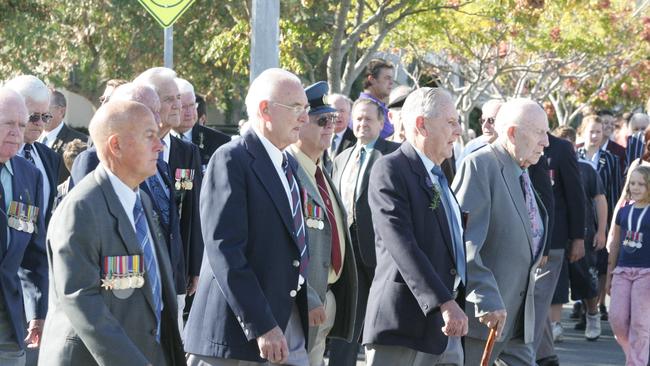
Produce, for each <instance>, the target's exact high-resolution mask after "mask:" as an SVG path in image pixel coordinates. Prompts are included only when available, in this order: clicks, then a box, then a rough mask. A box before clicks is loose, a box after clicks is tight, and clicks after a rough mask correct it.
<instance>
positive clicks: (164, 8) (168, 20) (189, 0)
mask: <svg viewBox="0 0 650 366" xmlns="http://www.w3.org/2000/svg"><path fill="white" fill-rule="evenodd" d="M138 1H139V2H140V4H142V6H144V8H145V9H147V11H148V12H149V14H151V15H152V16H153V17H154V19H156V21H157V22H158V24H160V25H161V26H162V27H163V28H164V31H163V37H164V45H165V47H164V55H163V56H164V57H163V58H164V63H165V67H168V68H170V69H171V68H173V66H174V28H173V27H172V25H173V24H174V22H176V20H178V18H180V16H181V15H183V13H185V11H186V10H187V9H188V8H189V7H190V5H192V4H193V3H194V0H138Z"/></svg>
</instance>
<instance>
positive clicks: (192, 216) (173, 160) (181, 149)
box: [169, 136, 203, 277]
mask: <svg viewBox="0 0 650 366" xmlns="http://www.w3.org/2000/svg"><path fill="white" fill-rule="evenodd" d="M178 169H192V170H194V179H193V181H192V189H183V188H181V189H180V190H179V189H176V187H174V194H175V196H176V207H179V209H180V212H179V217H180V225H181V239H182V242H183V258H185V274H186V276H188V277H192V276H198V275H199V272H200V271H201V259H202V258H203V235H202V234H201V215H200V214H199V197H200V193H201V184H202V181H203V175H202V174H201V171H202V168H201V156H200V154H199V149H198V148H197V147H196V146H195V145H194V144H192V143H190V142H185V141H182V140H181V139H179V138H177V137H174V136H170V147H169V174H170V175H169V176H170V177H171V179H172V181H174V182H175V179H176V178H175V177H176V171H177V170H178Z"/></svg>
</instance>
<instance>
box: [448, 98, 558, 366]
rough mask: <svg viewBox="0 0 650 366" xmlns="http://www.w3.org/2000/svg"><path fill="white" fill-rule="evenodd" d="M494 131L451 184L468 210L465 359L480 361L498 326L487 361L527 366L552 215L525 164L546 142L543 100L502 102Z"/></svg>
mask: <svg viewBox="0 0 650 366" xmlns="http://www.w3.org/2000/svg"><path fill="white" fill-rule="evenodd" d="M495 128H496V130H497V133H498V135H499V137H498V138H497V140H496V141H495V142H493V143H492V144H490V145H488V146H486V147H484V148H482V149H479V150H477V151H475V152H474V153H472V154H470V155H469V156H467V158H465V160H464V161H463V163H462V164H461V167H460V170H459V172H458V174H457V175H456V178H455V179H454V183H453V188H454V192H456V196H457V197H458V200H459V202H460V205H461V206H462V207H463V209H464V210H466V211H468V212H469V213H470V217H469V221H468V226H467V230H466V231H465V240H466V244H467V304H466V307H465V311H466V312H467V315H468V316H469V319H470V322H469V333H468V336H467V337H466V338H465V359H466V362H467V364H468V365H478V364H479V363H480V361H481V356H482V353H483V348H484V346H485V341H486V339H487V338H488V333H489V331H490V328H492V329H496V332H497V337H498V338H497V342H496V344H495V347H494V351H493V353H492V357H491V359H490V361H489V363H488V364H490V365H491V364H492V363H494V362H495V361H496V360H497V359H498V360H500V361H501V362H504V363H505V364H508V365H522V366H523V365H527V366H528V365H533V364H534V363H535V359H534V350H533V346H532V344H533V343H532V342H533V334H534V331H535V309H534V297H535V291H534V289H535V274H536V270H537V267H538V265H539V263H540V262H541V261H542V258H543V254H544V253H543V251H544V244H545V242H546V235H548V232H547V231H548V230H547V228H548V219H547V214H546V209H545V207H544V205H543V203H542V201H541V199H540V198H539V196H538V195H537V194H536V192H535V189H533V185H532V183H531V179H530V175H529V172H528V170H527V168H528V167H529V166H531V165H533V164H535V163H537V162H538V160H539V159H540V157H541V156H542V153H543V151H544V147H546V146H547V145H548V136H547V132H548V121H547V117H546V114H545V113H544V110H543V109H542V108H541V107H540V106H539V105H538V104H537V103H535V102H533V101H531V100H529V99H513V100H511V101H508V102H506V103H505V104H503V106H501V109H500V110H499V113H498V114H497V117H496V121H495Z"/></svg>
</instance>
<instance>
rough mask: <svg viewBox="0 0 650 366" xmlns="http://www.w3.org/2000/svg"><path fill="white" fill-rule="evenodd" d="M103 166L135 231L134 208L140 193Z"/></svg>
mask: <svg viewBox="0 0 650 366" xmlns="http://www.w3.org/2000/svg"><path fill="white" fill-rule="evenodd" d="M100 164H102V163H100ZM102 166H103V167H104V170H106V174H107V175H108V180H109V181H110V182H111V186H113V190H114V191H115V194H116V195H117V198H118V199H119V200H120V203H121V204H122V207H123V208H124V211H126V216H128V217H129V221H131V225H133V229H134V230H135V220H134V218H133V207H134V206H135V200H136V199H137V198H138V192H136V191H134V190H132V189H131V188H129V186H127V185H126V184H124V182H122V180H121V179H120V178H119V177H118V176H117V175H115V174H113V172H112V171H111V170H110V169H108V167H106V165H104V164H102Z"/></svg>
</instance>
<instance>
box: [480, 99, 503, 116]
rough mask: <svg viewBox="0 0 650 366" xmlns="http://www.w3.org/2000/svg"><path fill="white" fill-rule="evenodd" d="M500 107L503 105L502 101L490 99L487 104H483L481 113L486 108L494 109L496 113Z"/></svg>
mask: <svg viewBox="0 0 650 366" xmlns="http://www.w3.org/2000/svg"><path fill="white" fill-rule="evenodd" d="M502 105H503V101H502V100H499V99H490V100H488V101H487V102H485V103H483V106H482V107H481V111H485V110H487V109H488V108H496V109H497V113H498V110H499V109H500V108H501V106H502Z"/></svg>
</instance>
